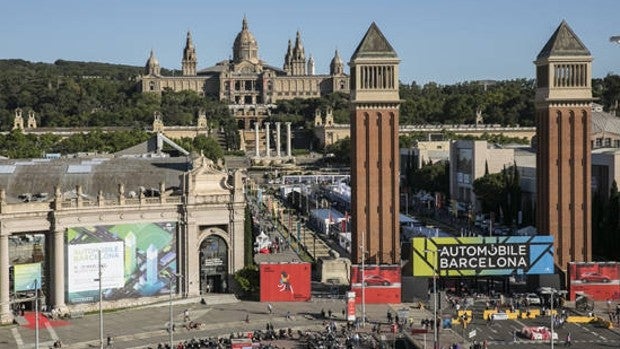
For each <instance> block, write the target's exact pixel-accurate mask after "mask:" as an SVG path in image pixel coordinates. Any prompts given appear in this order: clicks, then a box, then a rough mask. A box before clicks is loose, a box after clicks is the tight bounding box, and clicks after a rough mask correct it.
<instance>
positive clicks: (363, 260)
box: [360, 232, 366, 327]
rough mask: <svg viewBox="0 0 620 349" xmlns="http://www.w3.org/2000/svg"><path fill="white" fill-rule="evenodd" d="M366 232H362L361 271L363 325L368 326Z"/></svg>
mask: <svg viewBox="0 0 620 349" xmlns="http://www.w3.org/2000/svg"><path fill="white" fill-rule="evenodd" d="M365 245H366V234H364V233H363V232H362V246H360V250H361V252H362V273H361V279H362V280H361V282H362V327H366V282H365V279H366V276H365V275H364V274H365V272H366V271H365V268H364V267H365V260H366V246H365Z"/></svg>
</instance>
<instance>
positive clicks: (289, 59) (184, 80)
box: [138, 17, 349, 130]
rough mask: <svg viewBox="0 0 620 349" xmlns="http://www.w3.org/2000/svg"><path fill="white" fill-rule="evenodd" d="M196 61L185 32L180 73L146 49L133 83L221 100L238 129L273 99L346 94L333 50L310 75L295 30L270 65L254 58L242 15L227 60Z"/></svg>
mask: <svg viewBox="0 0 620 349" xmlns="http://www.w3.org/2000/svg"><path fill="white" fill-rule="evenodd" d="M197 65H198V57H197V55H196V47H195V46H194V43H193V41H192V36H191V33H189V32H188V33H187V38H186V42H185V48H184V49H183V59H182V61H181V70H182V75H181V76H163V75H162V74H161V68H160V65H159V62H158V60H157V58H156V56H155V53H154V52H153V51H151V54H150V56H149V58H148V60H147V62H146V66H145V72H144V75H143V76H141V77H140V79H139V80H140V81H139V85H138V87H139V89H140V90H141V91H143V92H153V93H161V92H162V91H164V90H165V89H171V90H173V91H183V90H192V91H196V92H198V93H199V94H201V95H204V96H213V97H216V98H218V99H219V100H221V101H226V102H227V103H229V106H230V109H231V110H232V112H233V114H234V115H235V117H237V120H238V126H239V129H245V130H249V129H251V127H252V125H253V124H254V122H256V121H261V120H262V119H263V118H264V117H265V116H266V115H268V114H269V113H270V110H271V109H272V108H273V107H274V103H276V102H277V101H279V100H287V99H293V98H317V97H321V96H323V95H326V94H330V93H333V92H343V93H349V77H348V76H347V75H346V74H345V73H344V63H343V61H342V59H341V58H340V55H339V53H338V51H337V50H336V52H335V54H334V57H333V59H332V60H331V64H330V66H329V74H315V65H314V59H313V57H312V56H311V55H310V56H309V57H308V58H306V50H305V48H304V45H303V43H302V39H301V34H300V33H299V32H297V36H296V38H295V42H294V43H293V42H291V41H290V40H289V42H288V49H287V51H286V53H285V55H284V63H283V65H282V68H277V67H275V66H271V65H269V64H267V63H266V62H264V61H262V60H261V59H260V56H259V54H258V42H257V40H256V39H255V37H254V35H253V34H252V32H250V29H249V26H248V21H247V19H246V18H245V17H244V18H243V22H242V25H241V31H240V32H239V34H237V37H236V38H235V41H234V43H233V52H232V59H226V60H223V61H220V62H217V63H216V64H215V65H213V66H210V67H207V68H204V69H198V68H197Z"/></svg>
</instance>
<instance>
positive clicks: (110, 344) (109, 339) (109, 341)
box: [106, 336, 114, 348]
mask: <svg viewBox="0 0 620 349" xmlns="http://www.w3.org/2000/svg"><path fill="white" fill-rule="evenodd" d="M113 341H114V340H113V339H112V336H108V338H107V340H106V343H108V346H107V347H108V348H112V342H113Z"/></svg>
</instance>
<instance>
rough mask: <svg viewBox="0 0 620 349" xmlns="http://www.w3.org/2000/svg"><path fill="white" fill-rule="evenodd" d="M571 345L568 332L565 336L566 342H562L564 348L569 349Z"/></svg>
mask: <svg viewBox="0 0 620 349" xmlns="http://www.w3.org/2000/svg"><path fill="white" fill-rule="evenodd" d="M572 345H573V344H572V343H571V338H570V332H568V334H567V335H566V342H564V346H566V347H570V346H572Z"/></svg>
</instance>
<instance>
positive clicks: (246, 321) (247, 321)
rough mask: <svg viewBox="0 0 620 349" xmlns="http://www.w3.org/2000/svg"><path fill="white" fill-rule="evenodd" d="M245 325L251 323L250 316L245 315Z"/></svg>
mask: <svg viewBox="0 0 620 349" xmlns="http://www.w3.org/2000/svg"><path fill="white" fill-rule="evenodd" d="M245 323H246V324H249V323H250V314H245Z"/></svg>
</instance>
